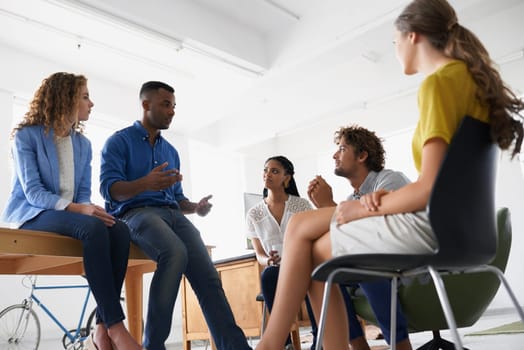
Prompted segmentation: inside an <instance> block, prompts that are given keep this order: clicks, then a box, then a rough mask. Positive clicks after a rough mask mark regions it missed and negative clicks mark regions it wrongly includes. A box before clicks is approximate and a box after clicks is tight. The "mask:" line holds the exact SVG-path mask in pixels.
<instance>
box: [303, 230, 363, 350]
mask: <svg viewBox="0 0 524 350" xmlns="http://www.w3.org/2000/svg"><path fill="white" fill-rule="evenodd" d="M312 249H313V250H312V252H313V254H312V255H313V265H314V266H317V265H319V264H321V263H322V262H324V261H326V260H328V259H330V258H331V239H330V237H329V234H325V235H323V236H322V237H321V238H319V239H318V240H316V241H315V242H314V243H313V246H312ZM324 287H325V283H324V282H318V281H312V282H311V286H310V288H309V298H310V300H311V303H312V305H313V309H314V310H315V313H316V314H317V320H318V319H320V317H319V316H320V307H321V305H322V297H323V296H324ZM348 329H349V325H348V319H347V315H346V305H345V304H344V298H343V297H342V294H341V293H340V288H337V287H336V286H335V287H334V288H331V295H330V298H329V305H328V310H327V318H326V327H325V331H324V340H323V344H322V345H323V347H324V349H326V350H327V349H348V348H349V346H348V344H349V336H348ZM364 344H365V346H366V347H367V342H366V341H365V339H364ZM352 345H357V347H352V349H355V350H367V349H369V348H366V347H361V346H359V345H360V343H359V342H355V344H353V343H352Z"/></svg>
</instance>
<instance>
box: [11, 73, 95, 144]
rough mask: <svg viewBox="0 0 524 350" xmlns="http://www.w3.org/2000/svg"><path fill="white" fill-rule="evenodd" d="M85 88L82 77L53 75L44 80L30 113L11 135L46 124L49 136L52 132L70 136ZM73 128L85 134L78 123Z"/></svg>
mask: <svg viewBox="0 0 524 350" xmlns="http://www.w3.org/2000/svg"><path fill="white" fill-rule="evenodd" d="M86 85H87V79H86V77H84V76H83V75H75V74H71V73H63V72H59V73H54V74H52V75H50V76H49V77H47V78H46V79H44V80H43V81H42V84H41V85H40V87H39V88H38V90H37V91H36V92H35V95H34V96H33V99H32V101H31V103H30V105H29V111H27V113H26V114H25V115H24V118H23V120H22V121H21V122H20V123H19V124H18V125H17V126H16V127H15V129H14V130H13V133H12V134H13V135H14V133H15V132H16V131H17V130H20V129H21V128H23V127H25V126H32V125H43V126H44V127H45V131H46V133H47V132H49V129H53V130H54V131H55V133H57V134H63V133H67V132H68V130H67V129H68V128H69V121H70V118H71V116H76V114H77V112H78V104H79V101H80V89H81V88H82V87H83V86H86ZM73 129H74V130H75V131H78V132H82V131H83V130H82V129H83V128H82V125H81V124H80V123H78V121H77V122H75V124H74V125H73Z"/></svg>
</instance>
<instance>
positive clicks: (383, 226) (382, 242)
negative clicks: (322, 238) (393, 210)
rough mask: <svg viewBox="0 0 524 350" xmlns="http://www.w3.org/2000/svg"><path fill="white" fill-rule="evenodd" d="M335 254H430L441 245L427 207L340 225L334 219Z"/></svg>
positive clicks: (333, 241) (332, 223)
mask: <svg viewBox="0 0 524 350" xmlns="http://www.w3.org/2000/svg"><path fill="white" fill-rule="evenodd" d="M330 234H331V250H332V253H333V257H336V256H340V255H346V254H373V253H384V254H428V253H434V252H435V250H436V249H437V247H438V244H437V240H436V238H435V235H434V234H433V230H432V229H431V225H430V223H429V218H428V215H427V213H426V212H425V211H419V212H416V213H406V214H394V215H386V216H372V217H369V218H364V219H360V220H355V221H352V222H349V223H347V224H343V225H338V224H337V223H336V222H335V221H334V219H332V220H331V232H330Z"/></svg>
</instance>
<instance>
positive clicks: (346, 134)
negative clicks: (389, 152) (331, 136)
mask: <svg viewBox="0 0 524 350" xmlns="http://www.w3.org/2000/svg"><path fill="white" fill-rule="evenodd" d="M340 140H344V142H345V143H346V144H348V145H351V146H353V148H354V149H355V155H359V154H360V153H362V152H366V153H367V154H368V157H367V158H366V166H367V168H368V170H372V171H377V172H378V171H381V170H382V169H384V164H385V162H386V151H385V150H384V146H382V139H380V138H379V137H378V136H377V135H376V134H375V133H374V132H373V131H369V130H368V129H366V128H363V127H360V126H358V125H351V126H345V127H341V128H340V129H339V130H338V131H336V132H335V143H336V144H337V145H338V144H339V143H340Z"/></svg>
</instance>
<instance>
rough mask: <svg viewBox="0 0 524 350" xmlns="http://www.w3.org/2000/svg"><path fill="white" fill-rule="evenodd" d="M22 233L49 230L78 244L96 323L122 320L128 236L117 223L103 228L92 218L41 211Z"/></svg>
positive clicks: (108, 325) (102, 224)
mask: <svg viewBox="0 0 524 350" xmlns="http://www.w3.org/2000/svg"><path fill="white" fill-rule="evenodd" d="M20 228H22V229H25V230H37V231H49V232H55V233H58V234H60V235H63V236H69V237H72V238H75V239H78V240H80V241H82V248H83V253H84V270H85V275H86V278H87V281H88V283H89V286H90V288H91V291H92V292H93V295H94V297H95V300H96V304H97V316H98V317H97V318H98V320H97V322H98V321H102V322H103V323H104V324H105V325H106V327H108V328H109V327H110V326H112V325H114V324H115V323H118V322H120V321H122V320H123V319H124V312H123V310H122V306H121V305H120V293H121V291H122V284H123V283H124V277H125V274H126V270H127V260H128V258H129V244H130V236H129V229H128V227H127V226H126V225H125V224H124V223H123V222H121V221H118V220H117V222H116V224H115V225H113V226H112V227H107V226H106V225H105V224H104V223H103V222H102V220H100V219H97V218H95V217H93V216H88V215H83V214H78V213H72V212H69V211H64V210H45V211H43V212H41V213H40V214H39V215H38V216H36V217H35V218H33V219H31V220H29V221H27V222H25V223H24V224H23V225H22V226H21V227H20Z"/></svg>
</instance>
